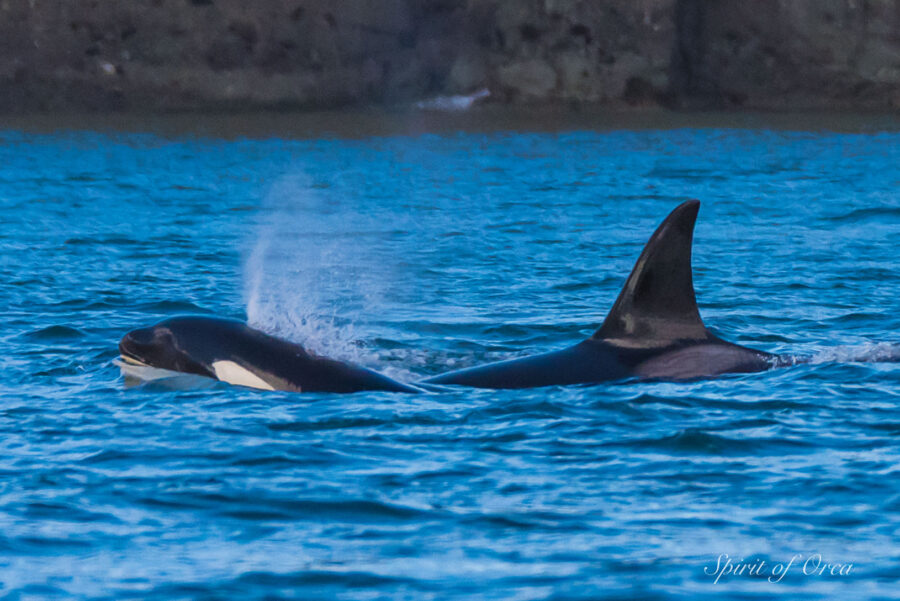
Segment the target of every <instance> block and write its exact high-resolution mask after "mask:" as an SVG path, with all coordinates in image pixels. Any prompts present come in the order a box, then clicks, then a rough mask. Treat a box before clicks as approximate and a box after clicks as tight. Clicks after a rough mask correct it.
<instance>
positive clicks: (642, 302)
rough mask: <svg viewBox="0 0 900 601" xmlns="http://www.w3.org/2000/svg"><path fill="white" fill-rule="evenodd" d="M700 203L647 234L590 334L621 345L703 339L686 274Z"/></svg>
mask: <svg viewBox="0 0 900 601" xmlns="http://www.w3.org/2000/svg"><path fill="white" fill-rule="evenodd" d="M699 208H700V202H699V201H697V200H688V201H687V202H684V203H682V204H680V205H679V206H678V207H677V208H676V209H675V210H674V211H672V212H671V213H670V214H669V216H668V217H666V219H665V221H663V222H662V224H660V226H659V227H658V228H657V229H656V231H655V232H654V233H653V236H651V237H650V241H649V242H647V245H646V246H645V247H644V250H643V252H641V256H640V257H639V258H638V260H637V263H636V264H635V266H634V269H632V270H631V275H630V276H628V280H627V281H626V282H625V286H624V287H623V288H622V291H621V292H620V293H619V298H617V299H616V303H615V304H614V305H613V308H612V310H611V311H610V312H609V315H607V316H606V319H605V320H604V322H603V325H602V326H600V329H599V330H597V331H596V332H594V335H593V336H592V338H593V339H595V340H601V339H602V340H608V341H610V342H612V343H614V344H620V345H623V346H659V345H664V344H667V343H671V342H674V341H678V340H708V339H710V338H711V335H710V334H709V333H708V332H707V331H706V326H704V325H703V320H702V319H700V310H699V309H698V308H697V299H696V298H695V296H694V281H693V277H692V274H691V243H692V241H693V237H694V222H695V221H696V220H697V211H698V209H699Z"/></svg>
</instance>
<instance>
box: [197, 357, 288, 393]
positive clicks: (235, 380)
mask: <svg viewBox="0 0 900 601" xmlns="http://www.w3.org/2000/svg"><path fill="white" fill-rule="evenodd" d="M212 368H213V372H214V373H215V374H216V378H217V379H218V380H220V381H222V382H228V383H229V384H235V385H237V386H246V387H248V388H259V389H260V390H275V388H274V387H273V386H272V385H271V384H269V383H268V382H266V381H265V380H263V379H262V378H260V377H259V376H257V375H256V374H255V373H253V372H252V371H250V370H249V369H247V368H246V367H241V366H240V365H238V364H237V363H235V362H234V361H216V362H214V363H213V364H212Z"/></svg>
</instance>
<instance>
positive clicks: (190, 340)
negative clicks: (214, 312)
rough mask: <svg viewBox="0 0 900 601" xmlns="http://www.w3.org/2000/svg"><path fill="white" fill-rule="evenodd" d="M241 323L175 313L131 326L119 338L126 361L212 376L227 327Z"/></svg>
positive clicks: (123, 358)
mask: <svg viewBox="0 0 900 601" xmlns="http://www.w3.org/2000/svg"><path fill="white" fill-rule="evenodd" d="M241 325H243V324H240V323H238V322H232V321H230V320H223V319H215V318H209V317H174V318H171V319H167V320H164V321H161V322H160V323H158V324H156V325H155V326H151V327H149V328H140V329H137V330H132V331H131V332H128V333H127V334H125V336H123V337H122V340H121V341H120V342H119V353H120V354H121V355H122V360H123V361H125V362H126V363H130V364H132V365H139V366H147V367H155V368H157V369H166V370H169V371H176V372H181V373H188V374H196V375H200V376H206V377H209V378H215V377H216V375H215V372H214V371H213V368H212V364H213V362H214V361H215V359H216V356H217V355H219V354H220V353H221V351H222V347H223V346H225V345H227V342H228V340H229V339H231V338H232V336H229V335H228V334H229V333H230V332H229V331H230V330H234V332H233V334H236V333H237V329H238V327H240V326H241Z"/></svg>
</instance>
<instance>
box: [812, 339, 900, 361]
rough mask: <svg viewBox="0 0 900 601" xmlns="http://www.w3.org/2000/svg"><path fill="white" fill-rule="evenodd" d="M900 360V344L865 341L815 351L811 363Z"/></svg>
mask: <svg viewBox="0 0 900 601" xmlns="http://www.w3.org/2000/svg"><path fill="white" fill-rule="evenodd" d="M896 362H900V344H896V343H891V342H865V343H862V344H851V345H844V346H835V347H832V348H827V349H821V350H819V351H817V352H816V353H814V354H813V355H812V357H810V359H809V363H812V364H821V363H896Z"/></svg>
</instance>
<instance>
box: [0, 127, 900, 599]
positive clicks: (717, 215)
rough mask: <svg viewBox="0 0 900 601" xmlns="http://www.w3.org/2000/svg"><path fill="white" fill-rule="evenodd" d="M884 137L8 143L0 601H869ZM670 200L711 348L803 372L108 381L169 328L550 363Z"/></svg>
mask: <svg viewBox="0 0 900 601" xmlns="http://www.w3.org/2000/svg"><path fill="white" fill-rule="evenodd" d="M875 129H876V130H877V128H875ZM898 144H900V135H898V134H897V133H896V130H894V131H887V132H881V133H879V132H878V131H868V132H867V133H834V132H829V131H827V130H826V129H821V128H812V130H811V131H776V130H771V129H766V128H765V127H760V128H745V127H738V128H727V127H712V128H710V127H703V128H698V127H694V128H691V127H684V128H680V127H679V128H676V129H640V130H622V129H618V130H599V131H598V130H577V128H576V129H575V130H572V131H570V130H565V131H557V132H552V131H551V132H542V133H514V132H512V131H502V128H501V131H497V130H496V129H495V130H493V131H489V132H487V133H478V132H471V131H470V132H468V133H464V132H454V131H452V130H451V131H443V133H439V134H415V135H399V134H398V135H387V134H384V135H377V136H371V137H355V138H343V139H342V138H340V137H336V136H333V135H322V136H321V137H315V136H314V137H312V138H309V137H306V138H302V137H299V138H294V139H288V137H278V136H277V135H266V136H252V137H246V138H228V137H215V136H212V135H209V136H206V135H204V136H196V135H176V134H173V133H156V134H154V133H141V134H137V133H97V132H89V131H72V130H69V131H68V132H66V131H62V132H61V133H48V132H46V131H44V132H43V133H37V132H35V131H33V130H28V129H21V128H12V129H7V130H2V131H0V304H2V306H3V310H4V319H3V320H2V323H0V339H2V347H0V348H2V353H0V583H2V588H0V595H7V596H8V597H7V598H10V599H45V598H77V599H131V598H149V599H263V598H265V599H276V598H338V599H352V600H358V599H374V598H397V599H440V600H443V599H479V598H490V599H523V600H524V599H600V598H627V599H632V598H635V599H675V598H678V599H681V598H683V599H719V598H727V597H739V598H750V599H753V598H760V599H762V598H770V597H771V596H773V595H788V596H790V597H791V598H797V599H818V598H841V599H850V598H895V597H894V596H895V595H896V594H897V591H898V590H900V584H898V580H900V468H898V461H900V448H898V443H900V407H898V404H900V394H898V392H900V388H898V385H900V366H898V365H900V364H898V363H897V362H896V360H897V355H898V353H897V350H896V349H897V347H896V346H895V345H896V344H897V343H898V342H900V334H898V332H900V316H898V309H900V303H898V293H900V283H898V282H900V253H898V251H900V197H898V192H897V190H898V184H900V171H898V164H900V150H898V148H900V146H898ZM686 198H698V199H700V200H701V201H702V203H703V204H702V206H701V210H700V216H699V220H698V224H697V229H696V233H695V248H694V269H695V286H696V288H697V294H698V300H699V304H700V309H701V312H702V314H703V317H704V319H705V321H706V322H707V324H708V326H709V327H710V328H712V329H713V330H714V331H715V332H717V333H718V334H719V335H721V336H723V337H725V338H727V339H729V340H732V341H735V342H740V343H741V344H745V345H748V346H752V347H756V348H760V349H764V350H767V351H771V352H778V353H789V354H794V355H803V356H808V357H811V358H812V361H811V363H808V364H804V365H798V366H795V367H789V368H785V369H779V370H774V371H771V372H768V373H763V374H752V375H739V376H729V377H723V378H720V379H716V380H709V381H700V382H692V383H680V384H673V383H615V384H610V385H602V386H592V387H568V388H566V387H560V388H547V389H537V390H524V391H469V390H458V391H451V392H447V393H443V394H422V395H402V394H390V393H362V394H355V395H346V396H341V395H324V394H323V395H309V394H288V393H279V392H275V393H271V392H270V393H265V392H257V391H253V390H248V389H243V388H239V387H234V386H228V385H225V384H219V383H212V382H210V383H208V384H201V383H198V382H182V381H179V380H177V379H176V380H172V381H163V382H155V383H148V384H144V385H141V386H137V387H128V386H126V383H125V382H124V380H123V378H122V376H121V374H120V372H119V369H118V368H117V367H116V366H115V365H113V363H112V361H113V360H114V359H115V358H116V357H117V355H118V353H117V350H116V344H117V342H118V340H119V338H120V337H121V336H122V334H123V333H124V332H126V331H127V330H129V329H132V328H135V327H140V326H146V325H149V324H151V323H154V322H155V321H157V320H159V319H161V318H164V317H166V316H171V315H178V314H185V313H208V314H214V315H222V316H230V317H236V318H241V319H249V320H250V321H251V322H252V323H253V324H255V325H256V326H258V327H261V328H264V329H266V330H268V331H271V332H274V333H277V334H279V335H281V336H284V337H288V338H291V339H293V340H296V341H298V342H301V343H304V344H306V345H308V346H310V347H311V348H313V349H315V350H317V351H319V352H323V353H327V354H330V355H333V356H337V357H341V358H344V359H349V360H353V361H357V362H360V363H363V364H365V365H367V366H370V367H374V368H376V369H379V370H382V371H386V372H387V373H389V374H391V375H392V376H394V377H397V378H401V379H405V380H413V379H416V378H419V377H422V376H424V375H431V374H436V373H439V372H441V371H444V370H446V369H449V368H458V367H465V366H470V365H476V364H479V363H483V362H486V361H489V360H496V359H501V358H507V357H515V356H520V355H523V354H528V353H533V352H539V351H544V350H550V349H554V348H559V347H562V346H566V345H568V344H571V343H574V342H576V341H578V340H579V339H581V338H583V337H585V336H587V335H589V334H590V333H591V332H592V331H593V330H594V329H595V328H596V327H597V326H598V324H599V323H600V322H601V321H602V319H603V317H604V316H605V314H606V311H607V310H608V309H609V307H610V306H611V304H612V302H613V300H614V299H615V297H616V295H617V294H618V291H619V288H620V287H621V285H622V283H623V281H624V279H625V277H626V276H627V274H628V272H629V270H630V269H631V266H632V264H633V262H634V260H635V259H636V257H637V255H638V253H639V252H640V249H641V247H642V245H643V243H644V242H645V241H646V239H647V238H648V237H649V235H650V234H651V233H652V231H653V229H654V228H655V227H656V225H657V224H658V223H659V221H660V220H661V219H662V218H663V217H664V216H665V215H666V214H667V213H668V212H669V211H670V210H671V209H672V208H673V207H674V206H676V204H677V203H679V202H681V201H682V200H684V199H686ZM722 554H728V555H729V557H730V558H731V559H733V560H735V561H737V560H745V561H748V562H757V563H758V562H759V561H764V562H765V564H764V565H763V566H762V567H761V568H760V569H759V570H758V574H756V575H751V574H749V573H747V572H746V571H745V572H744V573H742V574H738V575H734V574H724V575H722V577H721V578H720V579H719V582H718V583H715V582H714V581H715V577H716V570H717V563H719V562H723V561H724V559H723V557H724V556H723V555H722ZM798 554H799V555H801V557H800V558H799V559H797V560H796V561H795V562H794V563H793V564H792V565H791V566H790V567H787V568H786V575H784V577H783V578H780V579H779V578H778V577H777V576H776V577H775V578H770V577H771V576H772V575H773V568H774V570H775V573H776V574H777V573H778V569H777V566H778V565H779V564H782V565H783V566H785V565H787V564H788V563H789V562H790V561H791V558H792V557H794V556H795V555H798ZM816 554H818V555H819V556H820V559H816ZM810 558H812V562H813V563H807V560H810ZM820 560H821V562H822V565H823V566H824V564H825V563H830V564H842V565H846V564H852V569H850V570H849V573H847V571H846V569H845V570H844V573H843V574H841V573H838V572H835V574H832V573H831V570H830V569H828V570H826V571H825V572H824V573H822V574H818V573H817V574H816V575H809V574H808V573H807V574H804V569H806V571H807V572H809V571H811V569H812V568H813V567H814V565H813V564H814V563H817V562H818V561H820ZM770 580H777V581H776V582H770Z"/></svg>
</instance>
